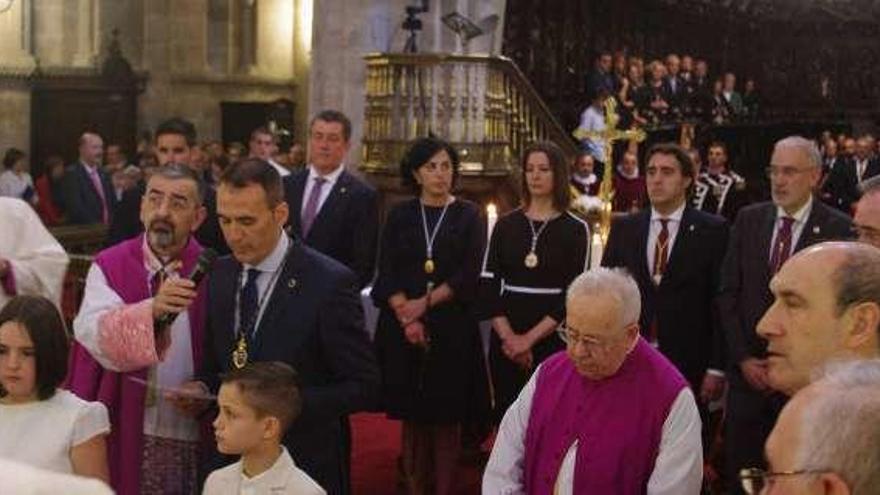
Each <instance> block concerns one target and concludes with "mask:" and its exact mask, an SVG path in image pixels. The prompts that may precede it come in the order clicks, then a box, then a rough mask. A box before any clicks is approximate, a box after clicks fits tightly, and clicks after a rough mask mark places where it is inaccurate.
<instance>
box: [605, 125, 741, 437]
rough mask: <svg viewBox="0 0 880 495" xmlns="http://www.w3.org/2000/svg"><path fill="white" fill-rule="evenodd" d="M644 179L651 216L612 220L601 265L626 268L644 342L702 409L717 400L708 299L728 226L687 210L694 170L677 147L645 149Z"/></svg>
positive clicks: (719, 386) (718, 356) (717, 361)
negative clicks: (636, 294)
mask: <svg viewBox="0 0 880 495" xmlns="http://www.w3.org/2000/svg"><path fill="white" fill-rule="evenodd" d="M645 174H646V181H647V187H648V198H650V200H651V208H650V209H647V208H646V209H644V210H642V211H640V212H638V213H634V214H631V215H627V216H625V217H621V218H618V219H617V220H615V222H614V223H613V224H612V227H611V233H610V235H609V237H608V244H607V246H606V248H605V252H604V254H603V256H602V265H603V266H608V267H625V268H627V270H629V272H630V273H631V274H632V275H633V278H634V279H635V280H636V282H637V283H638V285H639V291H640V292H641V295H642V314H641V317H640V318H639V323H640V327H641V329H642V332H643V334H644V335H645V338H646V339H648V340H649V341H650V342H653V343H654V344H655V345H657V346H658V347H659V348H660V351H661V352H663V354H664V355H665V356H666V357H668V358H669V360H670V361H672V363H673V364H675V366H676V367H677V368H678V369H679V371H681V373H682V375H684V377H685V378H686V379H687V380H688V382H689V383H690V384H691V389H692V390H693V391H694V394H695V395H698V396H699V397H700V398H701V399H702V400H701V401H700V402H701V403H703V404H706V403H708V402H709V401H711V400H717V399H718V398H720V397H721V393H722V392H723V389H724V373H723V369H724V365H723V362H722V349H723V345H722V342H723V336H722V334H721V326H720V322H719V321H718V313H717V311H716V310H715V309H716V308H715V297H716V296H717V293H718V286H719V278H720V271H721V261H722V259H723V258H724V250H725V249H726V247H727V223H726V222H725V221H724V219H723V218H722V217H719V216H717V215H712V214H709V213H704V212H701V211H699V210H696V209H694V208H693V207H691V206H690V205H689V204H688V202H687V193H688V190H689V189H690V188H691V187H692V185H693V183H694V168H693V164H692V162H691V159H690V157H689V156H688V155H687V153H686V152H685V151H684V150H683V149H682V148H681V147H679V146H677V145H675V144H671V143H662V144H657V145H655V146H654V147H652V148H651V149H650V150H649V151H648V165H647V167H646V169H645ZM704 413H705V407H703V408H701V415H704V416H705V414H704ZM703 423H704V424H706V418H705V417H704V418H703Z"/></svg>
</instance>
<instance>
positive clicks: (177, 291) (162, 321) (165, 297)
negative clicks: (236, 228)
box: [153, 249, 217, 332]
mask: <svg viewBox="0 0 880 495" xmlns="http://www.w3.org/2000/svg"><path fill="white" fill-rule="evenodd" d="M216 258H217V252H216V251H214V250H213V249H205V250H204V251H202V254H201V255H200V256H199V259H198V262H196V266H195V268H193V271H192V273H190V275H189V277H188V278H169V279H166V280H165V281H164V282H162V285H161V286H160V287H159V291H158V292H157V293H156V295H155V296H154V297H153V328H154V329H155V330H156V331H157V332H158V331H161V330H162V329H164V328H166V327H168V326H170V325H171V324H172V323H173V322H174V319H175V318H177V315H178V314H179V313H181V312H182V311H184V310H186V309H187V308H188V307H189V305H190V304H192V302H193V301H194V300H195V298H196V295H197V294H198V292H197V289H198V285H199V282H201V281H202V279H203V278H205V275H207V274H208V272H209V271H210V270H211V265H212V264H213V263H214V259H216Z"/></svg>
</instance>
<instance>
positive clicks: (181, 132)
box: [107, 117, 229, 254]
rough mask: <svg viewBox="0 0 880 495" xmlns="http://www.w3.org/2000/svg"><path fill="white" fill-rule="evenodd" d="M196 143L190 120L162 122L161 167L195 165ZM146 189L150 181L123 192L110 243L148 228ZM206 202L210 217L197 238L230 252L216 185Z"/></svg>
mask: <svg viewBox="0 0 880 495" xmlns="http://www.w3.org/2000/svg"><path fill="white" fill-rule="evenodd" d="M196 146H197V143H196V128H195V126H194V125H193V124H192V123H191V122H189V121H188V120H184V119H181V118H177V117H175V118H171V119H168V120H166V121H164V122H162V123H161V124H159V127H157V128H156V134H155V143H154V149H155V151H156V157H157V159H158V161H159V166H160V167H164V166H165V165H168V164H170V163H179V164H181V165H186V166H188V167H190V168H195V167H193V165H192V153H193V149H195V148H196ZM195 171H196V173H197V174H202V171H201V170H195ZM145 192H146V181H141V182H140V183H139V184H138V185H137V186H135V187H133V188H131V189H129V190H128V191H125V193H123V195H122V200H121V201H120V202H119V208H118V209H117V213H116V215H115V217H114V218H113V222H112V223H111V224H110V232H109V234H108V241H107V244H108V245H114V244H117V243H119V242H121V241H124V240H126V239H130V238H132V237H134V236H136V235H139V234H140V233H141V232H143V231H144V226H143V223H142V222H141V220H140V217H139V214H140V213H139V212H140V208H141V200H142V199H143V197H144V193H145ZM203 204H204V206H205V210H206V211H207V217H206V218H205V221H204V222H203V223H202V225H201V226H200V227H199V228H198V230H196V233H195V238H196V240H198V241H199V244H201V245H202V246H205V247H210V248H213V249H214V250H216V251H217V252H219V253H221V254H226V253H228V252H229V248H228V247H227V246H226V241H225V240H224V239H223V235H222V233H221V232H220V224H219V223H218V222H217V195H216V193H215V192H214V189H211V188H208V189H206V190H205V197H204V200H203Z"/></svg>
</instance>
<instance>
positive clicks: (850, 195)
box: [826, 157, 880, 213]
mask: <svg viewBox="0 0 880 495" xmlns="http://www.w3.org/2000/svg"><path fill="white" fill-rule="evenodd" d="M875 175H880V159H878V158H877V157H874V158H869V159H868V166H867V167H866V168H865V173H864V175H862V180H863V181H864V180H866V179H870V178H871V177H874V176H875ZM826 187H827V189H828V192H829V193H830V195H831V200H832V202H833V204H834V206H836V207H837V209H839V210H841V211H843V212H846V213H850V212H851V211H852V204H853V203H855V202H856V201H858V200H859V198H860V197H861V195H862V194H861V192H860V191H859V177H858V170H856V159H855V158H850V159H848V160H843V161H842V160H840V159H838V161H837V164H836V165H835V167H834V168H833V169H832V170H831V175H830V176H829V178H828V183H826Z"/></svg>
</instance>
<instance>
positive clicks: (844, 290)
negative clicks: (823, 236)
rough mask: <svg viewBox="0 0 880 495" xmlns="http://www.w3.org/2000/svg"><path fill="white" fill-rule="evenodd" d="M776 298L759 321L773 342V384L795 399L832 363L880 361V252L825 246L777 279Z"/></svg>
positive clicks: (853, 245) (794, 261)
mask: <svg viewBox="0 0 880 495" xmlns="http://www.w3.org/2000/svg"><path fill="white" fill-rule="evenodd" d="M770 290H771V291H772V292H773V295H774V296H775V297H776V300H775V301H774V302H773V305H772V306H770V308H769V309H768V310H767V312H766V313H764V317H763V318H761V321H759V322H758V327H757V330H758V334H759V335H760V336H761V337H763V338H764V339H766V340H767V383H768V385H770V387H771V388H773V389H774V390H778V391H780V392H783V393H784V394H786V395H793V394H794V393H795V392H797V391H798V390H799V389H801V388H803V387H805V386H807V384H809V382H810V376H811V375H812V374H813V373H815V371H816V370H817V369H821V368H822V367H823V366H825V365H827V364H828V363H830V362H832V361H838V360H840V361H845V360H854V359H870V358H880V249H877V248H875V247H874V246H870V245H867V244H863V243H858V242H823V243H821V244H816V245H815V246H811V247H809V248H807V249H805V250H803V251H801V252H799V253H798V254H796V255H794V256H792V258H791V259H790V260H788V262H787V263H785V265H784V266H783V267H782V269H781V270H779V273H777V274H776V275H775V276H774V277H773V280H771V281H770Z"/></svg>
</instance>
